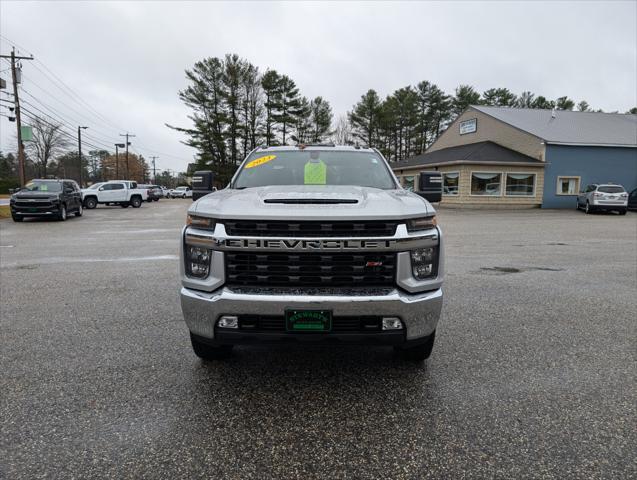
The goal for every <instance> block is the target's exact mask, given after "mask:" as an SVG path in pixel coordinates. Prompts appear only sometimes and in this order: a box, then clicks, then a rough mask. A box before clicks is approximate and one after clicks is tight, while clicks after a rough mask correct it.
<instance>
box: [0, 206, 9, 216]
mask: <svg viewBox="0 0 637 480" xmlns="http://www.w3.org/2000/svg"><path fill="white" fill-rule="evenodd" d="M0 218H11V209H10V208H9V205H0Z"/></svg>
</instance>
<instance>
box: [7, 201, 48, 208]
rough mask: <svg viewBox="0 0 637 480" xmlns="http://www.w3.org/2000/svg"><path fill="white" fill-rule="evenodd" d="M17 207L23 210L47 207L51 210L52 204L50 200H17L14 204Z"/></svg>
mask: <svg viewBox="0 0 637 480" xmlns="http://www.w3.org/2000/svg"><path fill="white" fill-rule="evenodd" d="M14 205H15V206H16V207H22V208H27V207H28V208H36V207H47V208H50V207H51V206H52V203H51V202H50V201H49V200H36V201H32V202H30V201H28V200H17V201H16V202H15V204H14Z"/></svg>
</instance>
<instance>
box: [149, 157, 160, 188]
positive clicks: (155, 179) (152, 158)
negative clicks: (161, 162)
mask: <svg viewBox="0 0 637 480" xmlns="http://www.w3.org/2000/svg"><path fill="white" fill-rule="evenodd" d="M157 158H159V157H150V159H151V160H152V161H153V183H157V174H156V173H155V160H156V159H157Z"/></svg>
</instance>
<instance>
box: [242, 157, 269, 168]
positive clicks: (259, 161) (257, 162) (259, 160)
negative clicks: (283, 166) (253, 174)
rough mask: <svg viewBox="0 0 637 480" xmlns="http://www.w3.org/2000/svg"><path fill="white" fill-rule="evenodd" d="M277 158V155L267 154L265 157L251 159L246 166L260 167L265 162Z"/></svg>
mask: <svg viewBox="0 0 637 480" xmlns="http://www.w3.org/2000/svg"><path fill="white" fill-rule="evenodd" d="M275 158H276V155H266V156H265V157H259V158H255V159H254V160H251V161H249V162H248V163H246V166H245V168H254V167H258V166H259V165H263V164H264V163H268V162H271V161H272V160H274V159H275Z"/></svg>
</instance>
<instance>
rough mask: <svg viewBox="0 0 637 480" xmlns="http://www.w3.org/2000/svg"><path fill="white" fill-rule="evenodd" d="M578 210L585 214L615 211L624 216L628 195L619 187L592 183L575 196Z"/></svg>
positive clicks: (610, 184)
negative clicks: (581, 209)
mask: <svg viewBox="0 0 637 480" xmlns="http://www.w3.org/2000/svg"><path fill="white" fill-rule="evenodd" d="M580 208H583V209H584V211H585V212H586V213H593V212H595V211H600V210H604V211H607V212H609V211H612V210H615V211H617V212H619V214H620V215H626V210H627V208H628V193H626V190H625V189H624V187H622V186H621V185H616V184H613V183H604V184H596V183H592V184H590V185H587V186H586V188H585V189H584V191H583V192H581V193H580V194H579V195H578V196H577V209H578V210H579V209H580Z"/></svg>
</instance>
